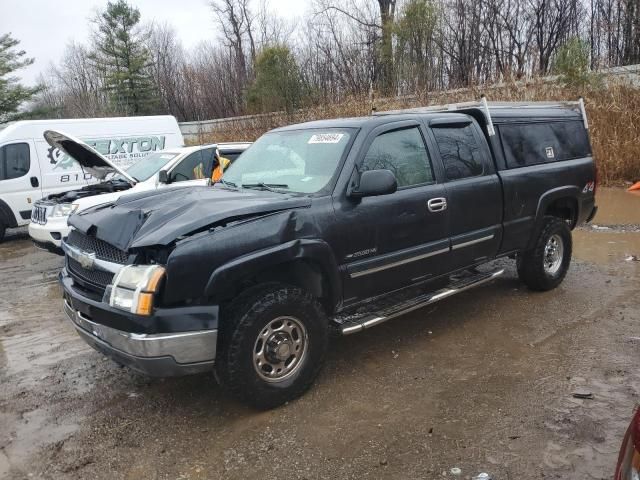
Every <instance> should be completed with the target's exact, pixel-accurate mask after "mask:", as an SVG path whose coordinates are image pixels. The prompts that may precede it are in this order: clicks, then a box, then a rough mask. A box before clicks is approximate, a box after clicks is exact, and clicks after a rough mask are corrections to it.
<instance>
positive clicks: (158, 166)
mask: <svg viewBox="0 0 640 480" xmlns="http://www.w3.org/2000/svg"><path fill="white" fill-rule="evenodd" d="M177 155H178V154H177V153H163V152H158V153H152V154H151V155H147V156H146V157H144V158H143V159H141V160H139V161H138V162H136V163H134V164H133V165H131V166H130V167H129V168H127V173H128V174H129V175H131V176H132V177H133V178H135V179H136V180H138V181H139V182H143V181H145V180H148V179H149V178H151V176H152V175H153V174H155V173H156V172H159V171H160V170H162V167H164V166H165V165H166V164H167V163H169V161H170V160H172V159H173V158H175V157H176V156H177Z"/></svg>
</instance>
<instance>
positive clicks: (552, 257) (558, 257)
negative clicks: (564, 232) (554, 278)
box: [544, 234, 564, 275]
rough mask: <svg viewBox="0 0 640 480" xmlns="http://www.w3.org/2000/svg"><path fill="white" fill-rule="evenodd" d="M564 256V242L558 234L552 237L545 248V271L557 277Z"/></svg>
mask: <svg viewBox="0 0 640 480" xmlns="http://www.w3.org/2000/svg"><path fill="white" fill-rule="evenodd" d="M563 256H564V242H563V241H562V237H561V236H560V235H558V234H554V235H551V236H550V237H549V240H547V244H546V245H545V246H544V271H545V272H546V273H547V274H549V275H555V274H556V273H558V270H560V266H561V265H562V257H563Z"/></svg>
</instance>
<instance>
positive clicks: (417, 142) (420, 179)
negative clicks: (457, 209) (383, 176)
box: [362, 127, 433, 188]
mask: <svg viewBox="0 0 640 480" xmlns="http://www.w3.org/2000/svg"><path fill="white" fill-rule="evenodd" d="M379 169H384V170H391V171H392V172H393V174H394V175H395V176H396V180H397V181H398V187H399V188H402V187H410V186H412V185H420V184H423V183H431V182H433V171H432V170H431V163H430V162H429V157H428V155H427V149H426V147H425V145H424V141H423V140H422V135H421V134H420V131H419V130H418V127H412V128H405V129H403V130H394V131H392V132H387V133H382V134H380V135H378V136H377V137H376V138H375V140H374V141H373V142H372V143H371V146H370V147H369V151H367V155H366V156H365V157H364V162H363V164H362V170H379Z"/></svg>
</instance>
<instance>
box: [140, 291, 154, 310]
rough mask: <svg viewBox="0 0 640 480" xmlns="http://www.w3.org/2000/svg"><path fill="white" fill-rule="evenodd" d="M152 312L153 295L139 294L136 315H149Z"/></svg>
mask: <svg viewBox="0 0 640 480" xmlns="http://www.w3.org/2000/svg"><path fill="white" fill-rule="evenodd" d="M152 310H153V293H141V294H140V295H139V296H138V307H137V308H136V313H137V314H138V315H151V312H152Z"/></svg>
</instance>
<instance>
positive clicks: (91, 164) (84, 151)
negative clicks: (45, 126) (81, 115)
mask: <svg viewBox="0 0 640 480" xmlns="http://www.w3.org/2000/svg"><path fill="white" fill-rule="evenodd" d="M44 139H45V140H46V141H47V143H48V144H49V145H51V146H52V147H54V148H58V149H60V150H62V151H63V152H64V153H66V154H67V155H69V156H70V157H71V158H73V159H74V160H75V161H76V162H78V163H79V164H80V165H81V166H82V168H83V169H84V170H85V171H87V172H88V173H90V174H91V175H93V176H94V177H96V178H97V179H99V180H104V179H105V177H106V176H107V175H109V174H112V173H117V174H119V175H121V176H122V177H123V178H124V179H126V180H127V181H128V182H129V183H131V185H135V184H136V180H135V178H133V177H131V176H130V175H128V174H127V172H125V171H124V170H122V169H121V168H119V167H118V166H117V165H114V164H113V163H111V161H110V160H109V159H108V158H106V157H105V156H103V155H101V154H100V153H98V152H96V151H95V150H94V149H93V148H91V147H90V146H89V145H87V144H86V143H84V142H83V141H82V140H78V139H77V138H74V137H72V136H71V135H67V134H66V133H62V132H57V131H55V130H47V131H45V132H44Z"/></svg>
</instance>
